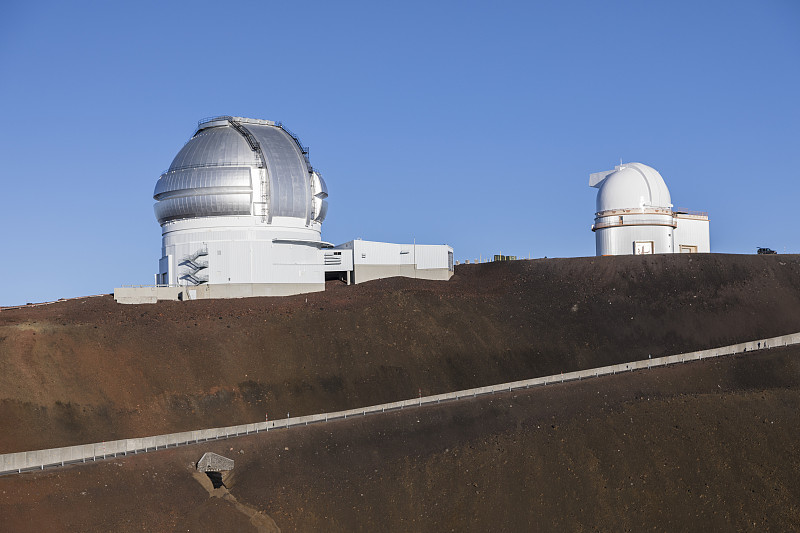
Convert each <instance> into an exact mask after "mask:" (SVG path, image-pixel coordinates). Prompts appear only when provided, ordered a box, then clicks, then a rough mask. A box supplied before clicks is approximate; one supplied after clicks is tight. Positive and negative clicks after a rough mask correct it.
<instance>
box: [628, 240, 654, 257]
mask: <svg viewBox="0 0 800 533" xmlns="http://www.w3.org/2000/svg"><path fill="white" fill-rule="evenodd" d="M633 253H635V254H636V255H650V254H652V253H653V241H636V242H634V243H633Z"/></svg>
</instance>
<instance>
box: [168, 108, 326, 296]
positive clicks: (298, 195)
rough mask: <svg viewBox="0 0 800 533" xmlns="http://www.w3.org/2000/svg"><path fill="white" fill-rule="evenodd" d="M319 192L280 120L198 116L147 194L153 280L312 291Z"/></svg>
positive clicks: (316, 273)
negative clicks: (153, 225)
mask: <svg viewBox="0 0 800 533" xmlns="http://www.w3.org/2000/svg"><path fill="white" fill-rule="evenodd" d="M327 196H328V188H327V186H326V185H325V181H324V180H323V179H322V177H321V176H320V175H319V173H318V172H317V171H316V170H314V169H313V168H312V167H311V163H310V162H309V160H308V149H306V148H304V147H303V145H302V144H300V141H299V140H298V139H297V136H295V135H294V134H292V133H291V132H290V131H289V130H287V129H286V128H284V127H283V126H282V125H281V124H280V123H275V122H272V121H270V120H257V119H250V118H242V117H229V116H223V117H215V118H210V119H205V120H201V121H200V122H199V123H198V126H197V130H196V131H195V132H194V135H192V138H191V139H189V142H187V143H186V144H185V145H184V146H183V148H181V150H180V151H179V152H178V155H176V156H175V159H173V161H172V164H171V165H170V167H169V170H167V171H166V172H164V173H163V174H162V175H161V176H160V177H159V178H158V182H157V183H156V187H155V191H154V192H153V198H154V199H155V200H156V203H155V206H154V210H155V215H156V218H157V219H158V223H159V224H161V236H162V241H161V242H162V244H161V259H160V260H159V267H158V274H157V276H156V280H157V284H159V285H164V286H168V287H176V286H183V285H192V286H198V285H205V284H208V285H215V286H219V285H227V286H228V288H227V289H226V290H228V291H233V292H229V293H228V294H232V295H235V294H240V295H241V294H253V293H252V290H256V289H252V287H253V286H257V287H258V289H257V290H258V291H260V292H259V293H258V294H261V295H276V294H298V293H301V292H309V291H313V290H322V289H323V288H324V287H325V270H324V265H323V261H322V259H321V254H322V251H321V249H322V247H325V246H328V243H324V242H322V240H321V232H322V221H323V220H324V219H325V215H326V213H327V210H328V202H327V200H326V198H327ZM217 290H221V289H217ZM236 291H238V292H236Z"/></svg>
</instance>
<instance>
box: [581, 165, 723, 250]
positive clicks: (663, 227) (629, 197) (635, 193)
mask: <svg viewBox="0 0 800 533" xmlns="http://www.w3.org/2000/svg"><path fill="white" fill-rule="evenodd" d="M589 186H590V187H595V188H597V189H599V190H598V192H597V206H596V212H595V220H594V224H593V225H592V231H593V232H594V233H595V241H596V251H597V255H598V256H601V255H632V254H636V255H639V254H641V255H645V254H670V253H708V252H710V251H711V248H710V238H709V221H708V214H707V213H702V212H694V211H688V210H685V209H675V208H674V207H673V205H672V199H671V197H670V193H669V189H668V188H667V185H666V183H665V182H664V179H663V178H662V177H661V174H659V173H658V172H657V171H656V170H655V169H654V168H652V167H649V166H647V165H644V164H642V163H626V164H623V165H620V166H617V167H615V169H614V170H610V171H607V172H597V173H594V174H591V175H590V176H589Z"/></svg>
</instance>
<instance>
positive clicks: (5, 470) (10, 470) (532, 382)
mask: <svg viewBox="0 0 800 533" xmlns="http://www.w3.org/2000/svg"><path fill="white" fill-rule="evenodd" d="M799 343H800V333H792V334H789V335H782V336H780V337H772V338H769V339H760V340H755V341H749V342H743V343H739V344H733V345H730V346H723V347H720V348H711V349H709V350H700V351H697V352H689V353H684V354H678V355H670V356H667V357H656V358H654V359H651V358H649V357H648V359H642V360H639V361H633V362H630V363H620V364H618V365H611V366H604V367H598V368H591V369H588V370H577V371H574V372H567V373H561V374H555V375H551V376H545V377H540V378H533V379H526V380H522V381H513V382H510V383H501V384H498V385H489V386H486V387H477V388H474V389H466V390H461V391H457V392H448V393H444V394H436V395H433V396H425V397H422V396H420V397H419V398H412V399H409V400H401V401H397V402H390V403H384V404H379V405H372V406H369V407H359V408H356V409H348V410H346V411H336V412H332V413H322V414H316V415H307V416H300V417H295V418H288V417H287V418H285V419H280V420H275V421H271V422H266V421H265V422H258V423H254V424H242V425H238V426H228V427H223V428H211V429H201V430H197V431H184V432H182V433H169V434H167V435H157V436H155V437H141V438H133V439H122V440H115V441H108V442H102V443H94V444H83V445H78V446H68V447H65V448H51V449H48V450H35V451H28V452H17V453H6V454H2V455H0V475H1V474H16V473H21V472H25V471H30V470H44V468H45V467H51V466H64V465H67V464H75V463H85V462H86V461H87V460H91V461H97V460H100V459H106V458H108V457H117V456H118V455H128V454H138V453H145V452H149V451H156V450H159V449H162V448H170V447H177V446H185V445H188V444H197V443H200V442H205V441H210V440H218V439H223V438H226V439H227V438H230V437H238V436H240V435H250V434H253V433H259V432H261V431H272V430H275V429H288V428H290V427H293V426H307V425H309V424H315V423H318V422H329V421H331V420H345V419H347V418H348V417H350V418H352V417H355V416H359V417H363V416H366V415H368V414H374V413H385V412H388V411H395V410H398V409H404V408H407V407H420V406H422V405H429V404H434V403H437V404H438V403H441V402H446V401H451V400H462V399H465V398H475V397H477V396H482V395H485V394H495V393H500V392H511V391H514V390H519V389H528V388H531V387H539V386H545V385H553V384H557V383H564V382H567V381H577V380H582V379H588V378H596V377H599V376H607V375H613V374H618V373H623V372H632V371H634V370H644V369H649V368H653V367H659V366H668V365H673V364H677V363H687V362H690V361H698V360H701V359H707V358H711V357H721V356H726V355H734V354H739V353H746V352H754V351H759V350H763V349H768V348H774V347H778V346H787V345H791V344H799Z"/></svg>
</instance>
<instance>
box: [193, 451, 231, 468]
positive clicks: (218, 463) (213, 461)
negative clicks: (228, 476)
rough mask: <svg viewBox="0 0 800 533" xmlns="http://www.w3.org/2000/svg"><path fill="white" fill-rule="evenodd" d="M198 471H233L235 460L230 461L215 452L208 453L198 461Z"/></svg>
mask: <svg viewBox="0 0 800 533" xmlns="http://www.w3.org/2000/svg"><path fill="white" fill-rule="evenodd" d="M197 470H198V471H200V472H224V471H227V470H233V459H228V458H227V457H223V456H221V455H219V454H217V453H214V452H206V453H204V454H203V457H201V458H200V460H199V461H197Z"/></svg>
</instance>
